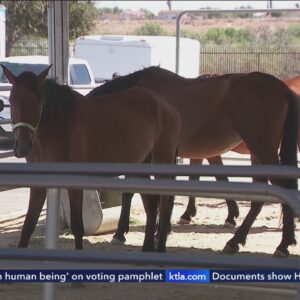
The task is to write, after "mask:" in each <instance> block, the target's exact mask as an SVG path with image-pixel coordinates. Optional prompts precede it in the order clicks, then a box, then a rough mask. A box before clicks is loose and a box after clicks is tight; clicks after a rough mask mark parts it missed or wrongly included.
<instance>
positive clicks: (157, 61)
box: [74, 35, 200, 82]
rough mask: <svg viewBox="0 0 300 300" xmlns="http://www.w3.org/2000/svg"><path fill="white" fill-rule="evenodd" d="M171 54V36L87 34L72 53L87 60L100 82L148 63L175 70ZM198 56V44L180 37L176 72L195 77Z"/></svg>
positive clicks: (173, 55)
mask: <svg viewBox="0 0 300 300" xmlns="http://www.w3.org/2000/svg"><path fill="white" fill-rule="evenodd" d="M175 53H176V38H175V37H174V36H133V35H89V36H81V37H79V38H77V39H76V41H75V53H74V56H75V57H77V58H83V59H85V60H87V61H88V62H89V64H90V66H91V68H92V71H93V73H94V76H95V79H96V82H101V81H103V80H109V79H111V78H112V75H113V74H114V73H118V74H119V75H121V76H122V75H126V74H129V73H132V72H135V71H137V70H140V69H143V68H146V67H149V66H160V67H162V68H164V69H167V70H170V71H172V72H175ZM199 56H200V43H199V42H198V41H196V40H193V39H189V38H181V39H180V57H179V65H180V68H179V75H181V76H184V77H188V78H193V77H197V76H199Z"/></svg>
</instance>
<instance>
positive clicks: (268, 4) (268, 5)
mask: <svg viewBox="0 0 300 300" xmlns="http://www.w3.org/2000/svg"><path fill="white" fill-rule="evenodd" d="M272 8H273V5H272V0H268V1H267V9H272Z"/></svg>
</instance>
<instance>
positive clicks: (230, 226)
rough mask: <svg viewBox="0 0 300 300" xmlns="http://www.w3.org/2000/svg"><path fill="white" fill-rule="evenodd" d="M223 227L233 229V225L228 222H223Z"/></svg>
mask: <svg viewBox="0 0 300 300" xmlns="http://www.w3.org/2000/svg"><path fill="white" fill-rule="evenodd" d="M224 227H225V228H235V224H234V223H231V222H228V221H225V223H224Z"/></svg>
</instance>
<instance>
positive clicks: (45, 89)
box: [41, 79, 77, 120]
mask: <svg viewBox="0 0 300 300" xmlns="http://www.w3.org/2000/svg"><path fill="white" fill-rule="evenodd" d="M41 92H42V95H43V101H44V103H43V115H42V118H43V119H45V118H47V119H54V120H56V119H57V116H58V115H59V114H61V115H63V116H66V115H67V114H68V113H69V112H70V111H72V110H73V108H74V106H75V103H76V101H75V100H74V98H75V97H76V94H77V93H76V92H75V91H73V90H72V89H71V88H70V87H69V86H67V85H61V84H58V83H57V82H56V80H54V79H46V80H45V81H44V83H43V85H42V87H41Z"/></svg>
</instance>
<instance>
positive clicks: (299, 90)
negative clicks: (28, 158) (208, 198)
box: [179, 74, 300, 227]
mask: <svg viewBox="0 0 300 300" xmlns="http://www.w3.org/2000/svg"><path fill="white" fill-rule="evenodd" d="M206 76H208V75H206ZM212 76H214V77H215V76H218V75H215V74H214V75H212ZM283 82H284V83H285V84H286V85H287V86H288V87H289V88H290V89H291V90H292V91H293V92H294V93H295V94H296V95H297V103H298V112H299V111H300V76H296V77H293V78H290V79H285V80H283ZM297 144H298V149H300V122H298V138H297ZM232 151H234V152H236V153H239V154H250V152H249V149H248V148H247V145H246V144H245V143H244V142H242V143H240V144H239V145H238V146H237V147H235V148H234V149H232ZM207 160H208V162H209V164H216V165H223V162H222V158H221V156H215V157H210V158H208V159H207ZM202 162H203V159H191V160H190V163H191V164H202ZM194 179H198V177H196V178H194ZM217 180H225V181H228V178H227V177H222V176H220V177H218V178H217ZM231 201H232V203H236V202H235V200H233V199H231ZM237 209H238V208H237V205H236V207H235V206H234V205H229V206H228V215H229V216H233V215H235V213H236V210H237ZM196 213H197V210H196V202H195V197H189V202H188V205H187V208H186V210H185V212H184V213H183V214H182V216H181V217H180V221H179V223H180V224H189V223H190V222H191V220H192V217H194V216H195V215H196ZM225 225H226V226H228V227H233V226H235V225H236V224H235V221H234V220H233V219H227V220H226V222H225Z"/></svg>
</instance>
